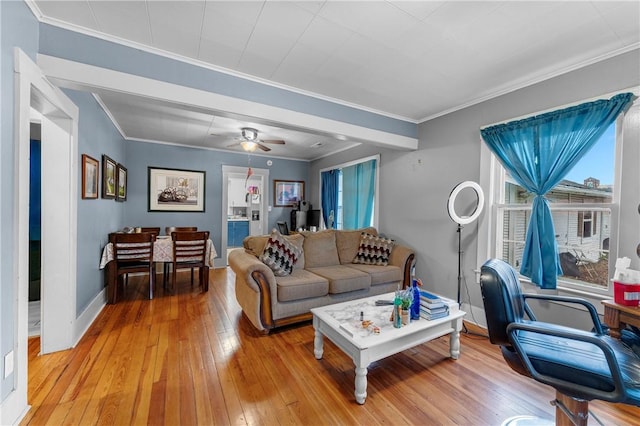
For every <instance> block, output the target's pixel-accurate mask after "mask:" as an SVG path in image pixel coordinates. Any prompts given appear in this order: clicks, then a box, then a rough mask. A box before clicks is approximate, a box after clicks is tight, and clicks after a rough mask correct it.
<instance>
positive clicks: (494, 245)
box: [478, 101, 640, 294]
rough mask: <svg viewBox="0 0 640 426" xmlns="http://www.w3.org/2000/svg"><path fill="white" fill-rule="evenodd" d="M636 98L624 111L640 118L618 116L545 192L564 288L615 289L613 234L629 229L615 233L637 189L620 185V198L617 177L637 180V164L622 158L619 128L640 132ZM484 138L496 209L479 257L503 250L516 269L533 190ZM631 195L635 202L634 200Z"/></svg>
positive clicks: (484, 226) (484, 173)
mask: <svg viewBox="0 0 640 426" xmlns="http://www.w3.org/2000/svg"><path fill="white" fill-rule="evenodd" d="M638 103H639V102H638V101H636V102H635V105H634V106H633V107H632V108H631V109H630V110H629V112H627V116H630V115H631V114H635V117H636V118H635V119H629V120H623V119H622V118H619V119H618V120H617V121H616V123H614V124H613V125H611V126H610V128H609V129H607V131H606V132H605V134H604V135H603V136H602V137H601V138H600V140H599V141H598V142H597V143H596V145H595V146H594V147H593V148H592V149H591V150H590V151H589V152H588V153H587V154H586V155H585V156H584V157H583V158H582V159H581V161H580V162H579V163H578V164H576V166H575V167H574V168H573V169H572V170H571V172H570V173H569V174H568V175H567V176H565V178H564V180H562V181H561V182H560V183H559V184H558V185H557V186H556V187H554V188H553V189H552V190H551V191H550V192H549V193H548V194H547V196H546V197H547V199H548V201H549V206H550V209H551V213H552V216H553V221H554V227H555V237H556V242H557V244H558V252H559V257H560V265H561V267H562V269H563V272H564V275H563V276H561V277H558V286H559V288H565V289H567V288H569V289H570V288H573V289H576V290H582V291H585V290H586V291H588V292H592V293H602V294H607V293H610V292H611V289H610V285H609V278H610V277H611V276H612V275H613V268H614V267H615V259H616V257H618V253H617V252H616V247H617V246H620V241H618V243H616V240H624V239H625V238H626V237H625V235H627V234H629V231H631V229H630V226H629V225H630V224H629V223H625V224H624V226H621V228H622V227H624V229H620V231H619V232H620V234H619V235H616V234H615V233H614V232H617V230H618V226H617V223H616V222H617V219H618V218H619V217H620V216H619V214H620V210H621V207H620V204H621V203H624V202H625V201H624V200H625V194H628V193H629V190H631V192H632V193H633V189H632V188H627V189H626V190H623V192H622V194H623V197H622V201H620V200H621V197H620V194H621V192H620V191H621V190H622V188H616V187H615V184H619V182H620V181H621V180H620V175H624V174H625V172H626V174H627V176H629V178H627V180H624V179H622V182H623V183H624V182H631V181H633V179H634V176H636V175H637V173H636V172H635V171H633V170H632V169H633V167H634V165H633V164H631V163H632V161H631V160H628V161H626V162H624V161H623V158H622V156H621V152H622V143H623V138H622V134H623V132H624V133H626V132H629V133H632V132H635V133H632V134H631V135H630V136H632V137H630V138H627V139H629V140H632V141H633V138H634V136H635V134H636V133H637V131H638V130H637V129H635V127H637V117H638V115H639V114H640V108H639V106H638ZM631 127H633V128H634V130H631ZM635 137H637V136H635ZM481 144H482V145H483V146H482V158H481V162H482V165H481V185H482V186H483V187H484V188H489V191H490V194H487V195H488V196H487V199H489V200H492V203H491V205H490V206H488V209H487V210H486V211H487V212H491V213H490V214H489V215H487V218H486V220H483V223H481V225H480V226H481V228H480V229H479V232H480V233H481V234H480V236H479V238H478V243H479V248H478V263H479V264H482V263H483V262H484V261H485V260H486V259H488V258H491V257H498V258H502V259H503V260H505V261H507V262H508V263H510V264H511V265H512V266H514V267H515V268H516V270H519V268H520V266H521V263H522V255H523V251H524V245H525V237H526V232H527V227H528V224H529V220H530V215H531V207H532V201H533V198H534V197H533V195H532V194H530V193H528V192H527V191H526V190H525V189H524V188H522V187H520V186H519V185H517V184H516V183H515V181H514V180H513V179H512V178H511V176H510V175H509V174H508V173H507V172H506V171H505V169H503V168H502V166H501V165H500V162H499V161H498V160H497V159H496V158H495V157H494V156H493V154H491V152H490V150H489V149H488V148H487V147H486V145H485V143H484V142H483V141H481ZM619 172H620V173H619ZM625 191H626V192H625ZM635 192H637V189H636V190H635ZM629 202H630V203H635V207H637V203H638V201H637V199H635V198H634V199H633V200H630V201H629ZM636 222H640V221H637V220H636V221H635V222H634V223H633V224H631V225H632V226H631V227H633V228H634V232H635V233H636V234H635V235H637V232H638V227H639V226H638V223H636ZM627 239H628V238H627ZM635 244H637V241H636V242H635ZM627 245H629V244H627ZM633 247H634V252H633V253H632V254H635V245H634V246H633ZM610 248H611V250H612V251H610ZM621 250H622V249H621ZM625 253H626V251H625ZM622 255H623V254H621V256H622ZM626 255H627V256H629V254H626ZM612 256H613V257H612ZM610 271H611V272H610ZM523 278H524V279H525V280H526V278H525V277H523Z"/></svg>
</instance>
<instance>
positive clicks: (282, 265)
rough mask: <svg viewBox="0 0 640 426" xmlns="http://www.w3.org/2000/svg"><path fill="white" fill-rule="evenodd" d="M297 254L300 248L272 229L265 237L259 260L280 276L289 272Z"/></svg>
mask: <svg viewBox="0 0 640 426" xmlns="http://www.w3.org/2000/svg"><path fill="white" fill-rule="evenodd" d="M299 256H300V249H299V248H298V247H297V246H296V245H295V244H292V243H291V242H289V240H287V239H286V238H284V237H283V236H282V235H281V234H280V232H278V230H277V229H274V230H273V232H272V233H271V235H270V236H269V238H268V239H267V243H266V244H265V246H264V250H263V252H262V255H261V256H260V260H261V261H262V262H263V263H264V264H265V265H267V266H268V267H269V268H271V270H272V271H273V274H274V275H276V276H279V277H281V276H285V275H289V274H291V271H293V265H294V264H295V263H296V262H297V261H298V257H299Z"/></svg>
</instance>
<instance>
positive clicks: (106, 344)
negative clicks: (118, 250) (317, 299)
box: [21, 269, 640, 425]
mask: <svg viewBox="0 0 640 426" xmlns="http://www.w3.org/2000/svg"><path fill="white" fill-rule="evenodd" d="M189 276H190V275H189V272H188V271H187V272H185V273H184V274H182V275H181V277H179V283H178V285H177V290H176V292H177V293H176V294H166V293H164V292H163V291H162V289H160V288H159V289H158V291H157V294H156V297H155V298H154V299H153V300H151V301H149V300H147V299H146V296H147V294H148V287H147V280H146V277H131V278H130V281H129V288H128V289H127V290H126V291H125V293H124V297H125V298H126V300H124V301H121V302H119V303H118V304H116V305H107V306H106V307H105V308H104V310H103V311H102V313H101V314H100V315H99V317H98V318H97V320H96V321H95V323H94V324H93V325H92V326H91V328H90V329H89V330H88V331H87V333H86V335H85V336H84V338H83V339H82V340H81V341H80V343H79V344H78V345H77V347H76V348H74V349H72V350H67V351H62V352H57V353H53V354H49V355H44V356H39V355H38V352H39V339H38V338H33V339H31V340H30V341H29V376H28V380H29V394H28V400H29V403H30V404H31V406H32V408H31V410H30V411H29V413H28V414H27V415H26V417H25V418H24V420H23V421H22V423H21V424H22V425H65V424H68V425H93V424H109V425H112V424H115V425H128V424H152V425H162V424H165V425H210V424H221V425H227V424H232V425H245V424H249V425H280V424H284V425H290V424H295V425H324V424H331V425H356V424H362V425H365V424H366V425H376V424H391V425H397V424H416V425H500V423H501V422H502V421H503V420H504V419H506V418H508V417H511V416H515V415H520V414H527V415H536V416H540V417H546V418H549V419H551V418H553V416H554V410H555V409H554V408H553V407H552V406H551V405H550V404H549V401H550V400H552V399H553V398H554V390H553V389H552V388H550V387H548V386H544V385H541V384H538V383H536V382H535V381H533V380H531V379H528V378H525V377H522V376H519V375H518V374H516V373H514V372H513V371H512V370H511V369H510V368H509V367H508V366H507V365H506V363H505V362H504V361H503V360H502V356H501V355H500V352H499V350H498V348H496V347H495V346H492V345H491V344H489V342H488V340H487V339H486V338H484V337H479V336H476V335H472V334H463V335H462V337H461V356H460V359H459V360H457V361H453V360H451V359H450V358H449V357H448V352H449V343H448V337H441V338H440V339H437V340H435V341H432V342H429V343H426V344H423V345H421V346H418V347H417V348H415V349H412V350H407V351H405V352H402V353H400V354H397V355H394V356H392V357H389V358H386V359H384V360H381V361H378V362H376V363H374V364H372V365H371V367H370V369H369V374H368V397H367V401H366V403H365V404H364V405H362V406H361V405H358V404H357V403H356V402H355V397H354V395H353V392H354V377H355V373H354V366H353V363H352V362H351V360H350V359H349V358H347V356H346V355H344V354H343V353H342V352H341V351H340V350H339V349H338V348H337V347H336V346H334V345H333V344H332V343H331V342H330V341H328V340H327V339H325V351H324V358H323V359H322V360H320V361H318V360H316V359H315V358H314V355H313V327H312V326H311V324H310V323H305V324H303V325H299V326H295V327H289V328H287V329H283V330H280V331H277V332H274V333H272V334H271V335H268V336H262V335H260V334H259V333H257V332H256V331H255V329H254V328H253V327H252V326H251V325H250V323H249V321H248V320H247V319H246V318H244V317H243V316H242V314H241V311H240V308H239V306H238V304H237V302H236V300H235V293H234V284H233V279H234V277H233V272H231V271H230V270H228V269H216V270H214V271H211V276H210V285H209V292H208V293H202V292H201V291H200V289H199V288H198V287H196V288H193V289H192V288H191V285H190V283H189ZM160 277H161V276H160ZM159 282H160V280H159ZM137 284H140V285H139V286H137ZM158 287H162V286H161V285H159V286H158ZM590 406H591V409H592V411H593V412H594V413H595V415H596V416H597V417H598V418H599V419H600V420H601V421H602V422H603V424H605V425H630V424H638V419H640V408H637V407H631V406H626V405H620V404H608V403H604V402H601V401H594V402H592V403H591V404H590ZM589 424H590V425H591V424H597V423H596V422H595V420H594V419H593V418H591V420H590V422H589Z"/></svg>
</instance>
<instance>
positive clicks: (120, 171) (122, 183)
mask: <svg viewBox="0 0 640 426" xmlns="http://www.w3.org/2000/svg"><path fill="white" fill-rule="evenodd" d="M116 191H117V192H116V201H127V168H126V167H125V166H123V165H122V164H120V163H118V166H117V167H116Z"/></svg>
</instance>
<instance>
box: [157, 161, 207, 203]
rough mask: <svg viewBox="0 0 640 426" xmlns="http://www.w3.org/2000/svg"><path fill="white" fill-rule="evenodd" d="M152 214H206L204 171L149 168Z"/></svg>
mask: <svg viewBox="0 0 640 426" xmlns="http://www.w3.org/2000/svg"><path fill="white" fill-rule="evenodd" d="M148 171H149V193H148V197H149V211H150V212H204V194H205V192H204V189H205V176H206V173H205V172H204V171H197V170H179V169H163V168H159V167H149V168H148Z"/></svg>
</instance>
